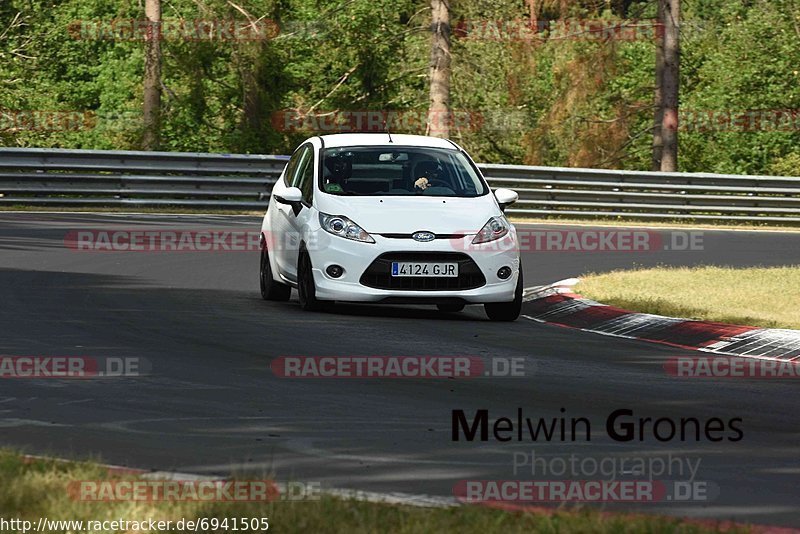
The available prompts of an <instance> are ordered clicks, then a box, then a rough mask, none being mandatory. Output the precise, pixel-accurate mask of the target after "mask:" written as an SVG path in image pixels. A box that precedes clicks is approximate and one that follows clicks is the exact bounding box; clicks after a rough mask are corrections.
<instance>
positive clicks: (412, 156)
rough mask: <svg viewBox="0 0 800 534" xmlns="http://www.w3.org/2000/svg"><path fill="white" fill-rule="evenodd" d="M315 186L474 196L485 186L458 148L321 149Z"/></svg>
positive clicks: (333, 190)
mask: <svg viewBox="0 0 800 534" xmlns="http://www.w3.org/2000/svg"><path fill="white" fill-rule="evenodd" d="M319 187H320V189H321V190H322V191H324V192H326V193H329V194H331V195H355V196H366V195H371V196H374V195H399V196H417V195H419V196H438V197H477V196H481V195H484V194H486V193H487V192H488V187H487V186H486V184H485V183H484V181H483V179H482V178H481V177H480V175H479V174H478V172H477V170H476V169H475V168H474V166H473V165H472V163H471V162H470V161H469V159H467V157H466V156H465V155H464V154H462V153H461V152H460V151H458V150H451V149H440V148H425V147H393V146H380V147H342V148H329V149H326V150H323V154H322V175H321V177H320V184H319Z"/></svg>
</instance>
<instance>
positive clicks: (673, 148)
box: [661, 0, 680, 172]
mask: <svg viewBox="0 0 800 534" xmlns="http://www.w3.org/2000/svg"><path fill="white" fill-rule="evenodd" d="M662 1H663V2H664V3H665V5H664V8H663V9H664V76H663V83H662V93H661V96H662V99H663V102H664V116H663V117H662V120H661V137H662V140H663V143H662V144H663V147H664V148H663V150H662V153H661V170H662V171H669V172H674V171H677V170H678V86H679V80H678V75H679V64H680V37H679V30H680V0H662Z"/></svg>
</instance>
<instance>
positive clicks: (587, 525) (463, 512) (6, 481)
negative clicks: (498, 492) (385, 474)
mask: <svg viewBox="0 0 800 534" xmlns="http://www.w3.org/2000/svg"><path fill="white" fill-rule="evenodd" d="M110 478H117V479H119V478H127V479H130V478H134V477H133V476H124V477H121V476H115V475H110V474H109V473H108V471H107V470H106V469H104V468H102V467H101V466H99V465H96V464H92V463H71V462H60V461H55V460H34V461H32V462H30V461H29V462H26V461H23V459H22V457H21V456H20V455H19V454H17V453H16V452H14V451H10V450H0V517H3V518H6V519H8V518H19V519H27V520H30V521H33V522H34V523H35V522H36V521H38V519H39V517H46V518H48V519H50V520H53V519H64V520H84V521H86V520H99V521H103V520H114V519H124V520H142V519H148V518H153V519H161V520H170V519H171V520H173V521H177V520H178V519H180V518H187V519H189V518H213V517H216V518H220V519H222V518H226V517H228V518H233V517H237V518H261V517H268V518H269V525H270V527H269V532H273V531H275V532H290V533H293V532H298V533H299V532H331V533H338V532H341V533H356V534H359V533H365V534H366V533H373V532H398V533H428V532H458V533H473V532H474V533H476V534H477V533H480V534H485V533H487V532H503V533H522V532H544V533H554V534H555V533H571V532H581V533H583V532H598V533H606V532H607V533H612V532H623V533H627V532H630V533H634V532H648V533H654V534H655V533H707V532H719V531H722V530H724V531H726V532H747V531H748V530H746V529H744V528H738V527H737V528H736V529H735V530H731V529H730V528H728V529H723V528H722V527H723V526H725V525H720V526H719V528H718V527H717V525H716V524H713V523H702V524H700V523H695V522H689V521H683V520H680V519H675V518H665V517H655V516H654V517H650V516H643V515H612V514H600V513H597V512H591V511H587V510H584V511H577V512H575V511H573V512H568V511H559V512H556V513H553V514H534V513H514V512H505V511H500V510H494V509H489V508H485V507H480V506H459V507H453V508H420V507H411V506H396V505H389V504H375V503H366V502H360V501H355V500H343V499H336V498H332V497H323V498H322V499H321V500H317V501H306V502H294V503H289V502H280V501H276V502H270V503H212V502H205V503H188V502H181V503H142V502H81V501H75V500H73V499H72V498H71V497H70V496H69V495H68V493H67V486H68V484H69V482H70V481H76V480H104V479H110ZM51 532H64V531H58V530H55V531H51ZM106 532H108V531H106ZM141 532H149V531H141ZM219 532H224V531H223V530H219Z"/></svg>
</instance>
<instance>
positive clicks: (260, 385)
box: [0, 213, 800, 527]
mask: <svg viewBox="0 0 800 534" xmlns="http://www.w3.org/2000/svg"><path fill="white" fill-rule="evenodd" d="M258 225H259V221H258V220H257V219H256V218H246V217H245V218H243V217H224V216H219V217H203V218H198V217H191V216H133V215H126V216H119V215H117V216H105V215H85V214H42V213H4V214H0V303H2V305H0V354H3V355H17V356H19V355H50V356H65V355H84V356H95V357H139V358H145V359H146V360H148V361H149V362H151V364H152V374H151V375H149V376H146V377H131V378H105V379H86V380H65V379H7V380H3V381H1V382H0V388H2V390H0V428H2V431H1V432H2V433H1V434H0V435H1V436H2V439H0V444H2V445H6V446H15V447H20V448H22V449H23V450H25V451H26V452H30V453H53V454H57V455H60V456H64V457H72V458H89V457H95V458H96V457H98V456H101V457H102V459H103V460H106V461H108V462H110V463H114V464H121V465H130V466H136V467H143V468H148V469H150V468H153V469H160V470H162V469H163V470H175V471H182V472H190V473H201V474H218V475H225V474H229V473H231V472H242V471H246V472H248V473H254V474H264V473H274V474H275V475H276V476H277V477H278V479H281V480H306V481H319V482H321V483H322V485H323V487H338V488H354V489H363V490H373V491H381V492H406V493H413V494H429V495H441V496H452V494H453V490H452V488H453V486H454V484H455V483H456V482H457V481H459V480H466V479H513V478H528V479H531V478H536V477H532V476H531V473H530V471H528V472H524V471H522V472H519V473H517V475H516V476H515V475H514V473H513V469H512V468H513V465H512V459H513V453H514V452H518V453H519V452H524V453H527V454H530V452H531V451H535V454H536V456H537V457H555V456H561V457H565V458H566V457H568V456H569V455H570V454H576V455H580V456H581V457H594V458H598V459H599V458H601V457H604V456H606V455H616V456H627V457H635V456H639V455H646V454H649V455H654V454H655V455H667V454H668V453H671V454H673V455H674V456H676V457H690V458H694V459H700V460H701V463H700V468H699V473H698V475H697V479H700V480H704V481H709V482H712V483H713V484H714V485H715V486H716V487H718V488H719V496H718V497H717V498H716V499H715V500H713V501H712V502H708V503H696V502H690V503H677V502H669V503H660V504H653V503H647V504H644V503H642V504H627V505H621V504H619V505H615V506H609V509H623V510H634V511H637V512H643V513H650V512H659V513H661V512H665V513H670V514H676V515H687V516H692V517H711V518H721V519H734V520H738V521H751V522H755V523H761V524H774V525H786V526H797V527H800V502H798V499H797V488H798V487H799V486H800V455H798V450H799V449H798V443H800V441H799V440H800V417H798V415H797V406H798V405H799V404H800V393H798V384H797V383H793V382H792V381H791V380H766V379H763V380H741V379H716V380H705V379H678V378H674V377H670V376H668V375H667V373H666V372H665V371H664V368H663V365H664V362H665V361H666V360H667V359H668V358H670V357H673V356H675V355H680V354H686V352H685V351H680V350H678V349H674V348H670V347H666V346H661V345H654V344H648V343H644V342H637V341H628V340H623V339H615V338H609V337H604V336H599V335H595V334H589V333H584V332H580V331H578V330H569V329H564V328H558V327H553V326H547V325H542V324H539V323H536V322H532V321H529V320H525V319H522V318H521V319H519V320H518V321H516V322H515V323H510V324H505V323H492V322H489V321H488V320H486V317H485V315H484V313H483V310H482V308H480V307H468V308H467V310H466V311H465V312H463V313H460V314H450V315H448V314H441V313H439V312H438V311H436V310H435V309H434V308H431V307H400V306H397V307H378V306H359V305H340V306H338V307H337V309H336V313H304V312H302V311H301V310H300V309H299V306H298V304H297V301H296V294H295V295H294V296H293V299H292V302H290V303H267V302H264V301H262V300H261V298H260V295H259V294H258V279H257V272H258V252H255V251H250V252H231V253H224V252H216V253H208V252H206V253H203V252H195V253H190V252H182V253H136V252H122V253H111V252H78V251H74V250H70V249H68V248H66V247H65V245H64V237H65V235H66V234H67V233H68V232H69V231H71V230H78V229H81V228H108V227H110V226H114V227H122V228H129V229H130V228H133V227H140V226H147V227H154V226H159V227H162V228H171V229H177V228H205V229H208V228H216V229H225V228H228V229H239V230H241V229H253V230H257V229H258ZM537 228H543V227H542V226H537ZM552 228H556V229H560V230H564V229H566V228H565V227H563V226H558V227H552ZM583 229H584V230H585V229H586V228H583ZM660 263H663V264H671V265H694V264H704V263H713V264H724V265H736V266H746V265H786V264H795V265H797V264H800V234H798V233H783V232H763V233H755V232H743V231H705V232H703V247H702V250H686V251H666V250H658V251H652V252H650V251H645V252H604V253H586V252H528V253H525V254H524V257H523V264H524V269H525V281H526V286H532V285H537V284H546V283H550V282H553V281H556V280H560V279H563V278H567V277H570V276H573V275H578V274H580V273H583V272H587V271H605V270H609V269H613V268H626V267H630V266H632V265H633V264H638V265H656V264H660ZM687 290H688V291H690V290H691V288H687ZM523 313H525V312H524V309H523ZM289 355H305V356H352V355H385V356H403V355H473V356H480V357H481V358H484V359H486V360H488V359H489V358H497V357H503V358H524V361H525V369H526V375H527V376H525V377H516V378H507V377H497V378H486V377H482V378H473V379H381V380H375V379H339V380H336V379H282V378H277V377H276V376H275V375H274V374H273V373H272V371H271V370H270V362H271V361H272V360H273V359H275V358H277V357H279V356H289ZM518 407H521V408H523V410H524V412H525V415H526V416H528V417H547V418H552V417H558V416H560V415H561V412H560V409H561V408H564V409H565V412H564V413H565V414H566V416H568V417H586V418H588V419H589V420H590V421H591V423H592V439H591V442H586V441H584V440H576V441H565V442H562V441H550V442H545V441H537V442H532V441H530V440H526V441H522V442H517V441H509V442H498V441H495V440H490V441H487V442H479V441H474V442H465V441H459V442H453V441H452V440H451V411H452V410H455V409H463V410H465V412H466V413H468V414H472V413H474V410H476V409H484V408H485V409H488V410H489V413H490V417H491V418H492V419H494V418H496V417H502V416H509V417H512V418H513V417H515V415H516V413H517V408H518ZM620 408H630V409H633V410H634V411H635V414H636V415H637V416H642V417H647V416H649V417H664V416H666V417H670V418H673V419H676V420H677V419H680V418H681V417H695V418H698V419H708V418H712V417H719V418H721V419H723V420H725V421H727V420H729V419H731V418H741V419H742V424H741V428H742V431H743V434H744V438H743V439H742V440H741V441H738V442H730V441H727V440H725V441H721V442H710V441H705V440H704V441H700V442H695V441H694V440H692V441H688V442H683V443H682V442H680V441H670V442H667V443H660V442H658V441H657V440H655V439H653V438H652V437H650V438H649V439H646V440H645V441H643V442H639V441H633V442H629V443H621V442H617V441H613V440H611V439H610V438H609V437H608V436H607V435H606V433H605V432H604V422H605V420H606V417H607V416H608V415H609V414H610V413H611V412H613V411H614V410H617V409H620ZM539 478H550V479H557V478H567V477H558V476H550V477H539ZM584 478H588V477H584ZM672 478H676V477H672Z"/></svg>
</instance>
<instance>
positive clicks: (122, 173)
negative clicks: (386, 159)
mask: <svg viewBox="0 0 800 534" xmlns="http://www.w3.org/2000/svg"><path fill="white" fill-rule="evenodd" d="M288 159H289V158H288V157H287V156H260V155H241V154H201V153H190V152H129V151H105V150H58V149H39V148H32V149H15V148H0V195H2V196H0V204H14V205H26V206H35V205H50V206H183V207H192V208H208V209H220V208H227V209H244V210H250V209H256V210H263V209H265V207H266V205H267V202H268V201H269V195H270V192H271V191H272V185H273V184H274V183H275V181H276V180H277V179H278V177H279V176H280V174H281V171H283V167H284V166H285V165H286V162H287V161H288Z"/></svg>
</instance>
